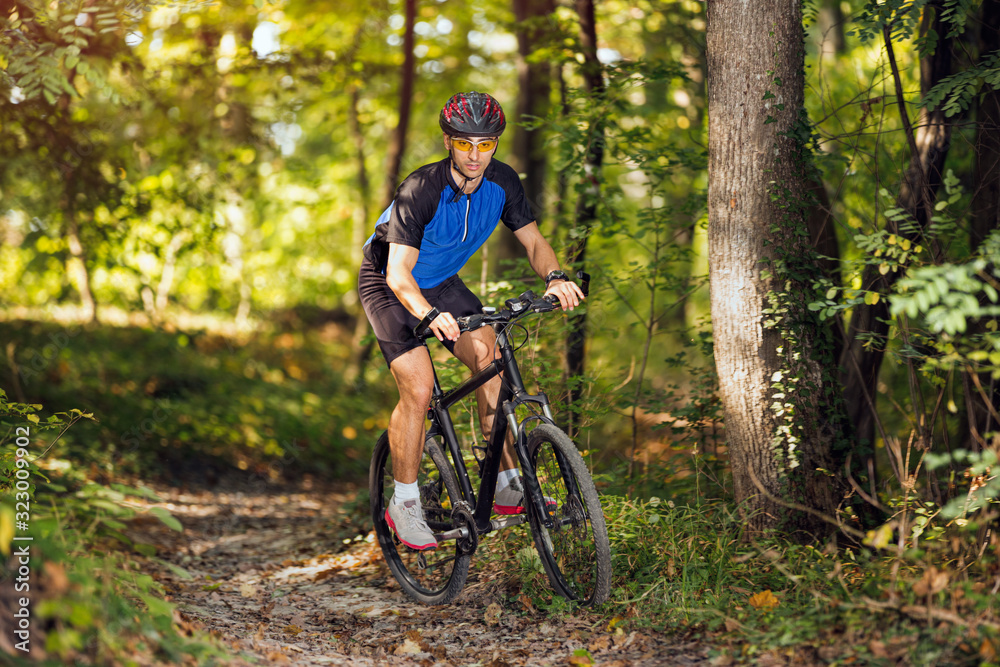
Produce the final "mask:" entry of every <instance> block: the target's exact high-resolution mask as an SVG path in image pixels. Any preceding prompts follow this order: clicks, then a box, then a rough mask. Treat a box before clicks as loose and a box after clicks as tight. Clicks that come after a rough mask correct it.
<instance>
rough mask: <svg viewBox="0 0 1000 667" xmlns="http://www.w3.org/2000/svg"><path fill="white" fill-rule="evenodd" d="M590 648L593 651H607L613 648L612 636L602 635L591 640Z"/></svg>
mask: <svg viewBox="0 0 1000 667" xmlns="http://www.w3.org/2000/svg"><path fill="white" fill-rule="evenodd" d="M589 648H590V650H591V651H593V652H595V653H596V652H597V651H607V650H608V649H609V648H611V637H609V636H607V635H601V636H600V637H598V638H597V639H595V640H594V641H592V642H590V647H589Z"/></svg>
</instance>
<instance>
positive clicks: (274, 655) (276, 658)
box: [267, 651, 288, 663]
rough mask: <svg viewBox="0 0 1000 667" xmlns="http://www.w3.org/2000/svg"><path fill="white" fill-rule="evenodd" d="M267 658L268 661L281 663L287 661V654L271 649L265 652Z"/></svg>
mask: <svg viewBox="0 0 1000 667" xmlns="http://www.w3.org/2000/svg"><path fill="white" fill-rule="evenodd" d="M267 659H268V660H269V661H270V662H276V663H283V662H288V656H287V655H285V654H284V653H278V652H277V651H271V652H270V653H268V654H267Z"/></svg>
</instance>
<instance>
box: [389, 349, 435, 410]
mask: <svg viewBox="0 0 1000 667" xmlns="http://www.w3.org/2000/svg"><path fill="white" fill-rule="evenodd" d="M389 369H390V370H391V371H392V375H393V377H394V378H395V379H396V386H397V387H398V388H399V399H400V402H401V403H404V404H406V405H419V406H420V408H421V409H423V408H426V407H427V405H429V404H430V402H431V394H432V392H433V388H434V371H433V368H432V367H431V360H430V357H429V356H428V354H427V350H426V348H418V349H415V350H410V351H409V352H407V353H406V354H404V355H402V356H400V357H398V358H396V359H395V360H393V362H392V364H391V365H390V367H389Z"/></svg>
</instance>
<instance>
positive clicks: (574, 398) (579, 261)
mask: <svg viewBox="0 0 1000 667" xmlns="http://www.w3.org/2000/svg"><path fill="white" fill-rule="evenodd" d="M576 11H577V14H578V15H579V18H580V46H581V51H582V53H583V66H582V70H583V72H582V73H583V78H584V81H585V82H586V85H587V92H588V93H589V94H590V100H591V103H593V104H597V103H598V102H599V101H600V100H601V99H602V98H603V97H604V90H605V86H604V70H603V67H602V66H601V62H600V60H598V59H597V22H596V19H595V15H594V2H593V0H577V2H576ZM591 117H592V118H593V119H594V120H593V122H592V125H591V127H590V132H589V133H588V139H589V141H588V147H587V156H586V158H585V160H584V165H583V179H584V183H583V192H582V193H581V194H580V197H579V199H577V204H576V228H577V231H578V232H579V236H578V241H577V242H576V244H575V245H574V246H573V247H571V248H570V251H569V263H570V265H571V266H572V267H573V269H574V270H583V269H584V266H585V265H586V259H587V237H588V236H589V234H590V230H591V229H592V228H593V226H594V223H595V222H596V221H597V201H598V198H599V197H600V189H601V167H602V165H603V164H604V121H603V119H600V118H598V117H597V114H593V115H592V116H591ZM569 323H570V327H569V332H568V333H567V334H566V371H567V373H568V375H569V402H570V406H571V407H572V406H577V405H578V404H579V402H580V399H581V398H582V396H583V385H582V382H580V379H581V378H582V376H583V372H584V346H585V343H586V340H587V314H586V312H585V311H580V312H578V313H576V314H574V315H571V316H570V318H569ZM568 414H569V415H570V423H569V424H568V427H569V435H570V436H571V437H572V436H574V435H575V431H576V429H577V427H578V425H579V420H578V419H577V418H576V415H575V413H574V412H573V411H572V409H571V410H569V411H568Z"/></svg>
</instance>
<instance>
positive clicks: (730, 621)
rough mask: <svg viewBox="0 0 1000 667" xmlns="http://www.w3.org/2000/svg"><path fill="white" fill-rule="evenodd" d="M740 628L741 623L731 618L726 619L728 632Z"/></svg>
mask: <svg viewBox="0 0 1000 667" xmlns="http://www.w3.org/2000/svg"><path fill="white" fill-rule="evenodd" d="M739 629H740V624H739V623H738V622H737V621H734V620H733V619H731V618H727V619H726V632H736V631H737V630H739Z"/></svg>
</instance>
